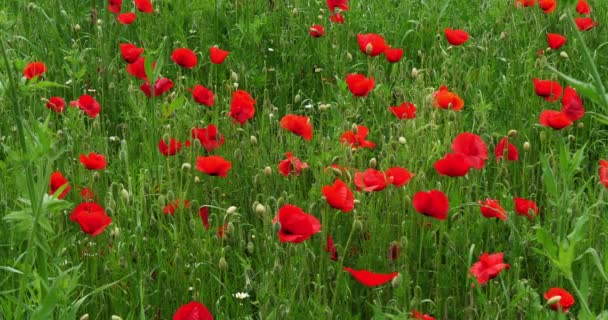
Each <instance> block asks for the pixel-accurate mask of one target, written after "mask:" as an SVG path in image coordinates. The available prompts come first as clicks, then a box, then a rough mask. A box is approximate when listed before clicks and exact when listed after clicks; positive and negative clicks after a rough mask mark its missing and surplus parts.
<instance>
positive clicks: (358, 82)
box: [346, 73, 376, 97]
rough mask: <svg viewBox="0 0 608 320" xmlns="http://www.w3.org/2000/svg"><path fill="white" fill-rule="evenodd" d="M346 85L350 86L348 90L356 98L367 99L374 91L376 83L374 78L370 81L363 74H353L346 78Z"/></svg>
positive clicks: (370, 78)
mask: <svg viewBox="0 0 608 320" xmlns="http://www.w3.org/2000/svg"><path fill="white" fill-rule="evenodd" d="M346 84H347V85H348V90H350V92H351V93H352V94H353V95H354V96H355V97H366V96H367V95H368V94H369V92H370V91H372V89H373V88H374V85H375V84H376V82H375V81H374V78H372V77H369V79H368V78H366V77H365V76H364V75H362V74H358V73H351V74H349V75H347V76H346Z"/></svg>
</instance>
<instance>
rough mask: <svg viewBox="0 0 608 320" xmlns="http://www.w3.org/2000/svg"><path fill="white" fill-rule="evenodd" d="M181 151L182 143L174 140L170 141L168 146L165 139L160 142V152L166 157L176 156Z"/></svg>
mask: <svg viewBox="0 0 608 320" xmlns="http://www.w3.org/2000/svg"><path fill="white" fill-rule="evenodd" d="M181 149H182V143H181V142H179V141H177V140H175V139H173V138H171V139H169V145H167V143H166V142H165V139H160V141H159V142H158V150H159V151H160V153H162V154H163V155H165V156H174V155H176V154H177V153H178V152H179V150H181Z"/></svg>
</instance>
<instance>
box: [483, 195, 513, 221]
mask: <svg viewBox="0 0 608 320" xmlns="http://www.w3.org/2000/svg"><path fill="white" fill-rule="evenodd" d="M478 203H479V210H480V211H481V214H482V215H483V216H484V217H486V218H498V219H500V220H507V212H506V211H505V209H503V207H501V206H500V204H499V203H498V200H496V199H490V198H486V200H485V201H484V202H481V200H480V201H478Z"/></svg>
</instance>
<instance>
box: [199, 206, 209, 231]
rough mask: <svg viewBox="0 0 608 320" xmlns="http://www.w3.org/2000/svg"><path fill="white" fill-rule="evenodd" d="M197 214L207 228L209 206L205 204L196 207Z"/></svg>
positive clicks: (207, 228)
mask: <svg viewBox="0 0 608 320" xmlns="http://www.w3.org/2000/svg"><path fill="white" fill-rule="evenodd" d="M198 216H199V217H200V218H201V221H202V222H203V227H205V230H209V208H207V207H205V206H202V207H200V208H199V209H198Z"/></svg>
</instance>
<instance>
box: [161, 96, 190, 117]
mask: <svg viewBox="0 0 608 320" xmlns="http://www.w3.org/2000/svg"><path fill="white" fill-rule="evenodd" d="M185 102H186V98H185V97H184V96H179V97H177V98H176V99H175V100H173V102H171V104H169V105H165V106H164V107H163V116H165V117H168V116H169V115H171V114H172V113H173V112H174V111H175V110H176V109H177V108H179V107H181V106H183V105H184V103H185Z"/></svg>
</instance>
